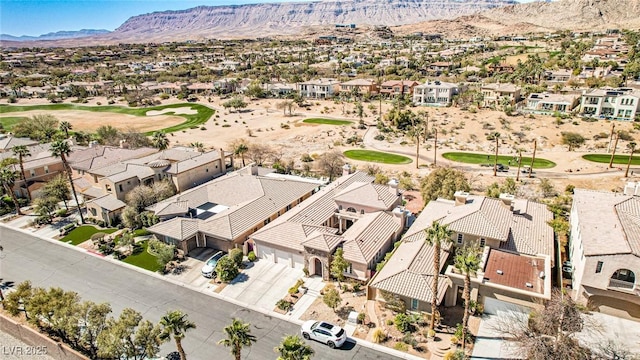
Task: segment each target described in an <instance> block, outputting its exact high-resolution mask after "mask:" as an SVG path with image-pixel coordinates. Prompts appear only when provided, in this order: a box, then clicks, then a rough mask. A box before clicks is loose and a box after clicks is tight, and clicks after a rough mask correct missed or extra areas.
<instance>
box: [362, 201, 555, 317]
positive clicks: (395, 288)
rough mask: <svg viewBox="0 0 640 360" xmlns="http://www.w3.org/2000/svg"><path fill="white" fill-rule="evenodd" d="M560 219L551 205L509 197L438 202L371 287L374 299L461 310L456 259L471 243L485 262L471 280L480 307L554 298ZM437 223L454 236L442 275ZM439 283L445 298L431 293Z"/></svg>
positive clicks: (425, 212)
mask: <svg viewBox="0 0 640 360" xmlns="http://www.w3.org/2000/svg"><path fill="white" fill-rule="evenodd" d="M552 218H553V215H552V214H551V212H550V211H548V210H547V208H546V206H545V205H544V204H540V203H536V202H533V201H529V200H525V199H515V198H514V197H513V195H508V194H502V195H501V196H500V198H499V199H495V198H488V197H484V196H475V195H470V194H468V193H465V192H456V193H455V200H445V199H437V200H434V201H430V202H429V203H428V204H427V206H426V207H425V208H424V210H423V211H422V213H420V215H419V216H418V218H417V219H416V221H415V222H414V223H413V225H412V226H411V228H409V230H407V232H406V233H405V235H404V236H403V238H402V242H401V244H400V246H398V248H397V249H396V250H395V252H394V253H393V255H392V256H391V258H390V259H389V260H388V261H387V263H386V264H385V265H384V267H383V268H382V270H380V272H378V273H377V274H376V276H375V277H373V278H372V279H371V281H370V282H369V286H368V289H367V293H368V298H369V299H375V300H378V301H381V302H385V301H388V300H389V299H388V297H389V294H391V295H393V296H395V297H396V298H398V299H400V300H402V301H404V302H405V305H406V307H407V309H410V310H413V311H426V312H431V301H432V299H433V298H434V296H435V297H436V299H437V302H438V303H439V304H441V305H445V306H454V305H455V304H456V303H459V302H460V298H461V294H462V290H463V288H464V275H463V274H461V273H459V272H458V271H457V270H456V269H455V268H453V267H452V266H448V267H447V264H448V263H449V264H450V262H449V260H448V258H449V257H450V256H453V254H454V253H455V248H456V247H459V246H463V245H465V244H470V245H473V246H477V247H478V249H479V251H480V253H479V255H480V257H481V264H480V270H479V271H478V273H477V274H475V275H473V276H472V279H471V287H472V289H471V298H472V300H473V301H476V302H478V303H484V304H485V307H490V306H493V304H495V303H496V302H498V301H508V302H512V303H518V304H529V305H530V304H532V303H534V302H536V301H537V300H538V299H549V298H550V296H551V268H552V267H553V254H554V248H553V230H552V229H551V227H550V226H549V225H548V224H547V221H549V220H551V219H552ZM434 221H436V222H438V223H439V224H441V225H446V226H447V228H448V229H449V230H450V231H451V238H449V239H448V240H449V241H448V242H447V243H445V244H444V245H443V246H442V249H441V254H440V270H439V271H438V273H437V274H436V273H434V271H433V270H434V269H433V259H434V248H433V246H431V245H428V244H427V242H426V236H427V235H426V230H427V229H428V228H429V227H431V225H432V224H433V222H434ZM445 268H446V269H445ZM445 270H446V271H445ZM434 281H438V294H433V293H432V292H431V286H432V284H433V282H434Z"/></svg>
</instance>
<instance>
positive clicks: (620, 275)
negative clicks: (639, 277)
mask: <svg viewBox="0 0 640 360" xmlns="http://www.w3.org/2000/svg"><path fill="white" fill-rule="evenodd" d="M635 282H636V275H635V274H634V273H633V271H631V270H629V269H618V270H616V271H615V272H614V273H613V275H611V279H610V280H609V287H618V288H624V289H633V286H634V284H635Z"/></svg>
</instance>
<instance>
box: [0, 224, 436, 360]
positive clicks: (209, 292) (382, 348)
mask: <svg viewBox="0 0 640 360" xmlns="http://www.w3.org/2000/svg"><path fill="white" fill-rule="evenodd" d="M1 228H7V229H10V230H15V231H18V232H21V233H24V234H27V235H31V236H33V237H36V238H38V239H40V240H44V241H47V242H49V243H53V244H57V245H60V246H64V247H67V248H69V249H74V250H76V251H78V252H81V253H84V254H87V255H91V256H93V257H95V258H98V259H102V260H104V261H108V262H111V263H113V264H117V265H120V266H123V267H125V268H128V269H130V270H133V271H137V272H139V273H141V274H145V275H150V276H153V277H155V278H156V279H159V280H163V281H167V282H170V283H172V284H174V285H176V286H180V287H183V288H187V289H189V290H191V291H196V292H199V293H201V294H204V295H208V296H211V297H214V298H217V299H220V300H222V301H226V302H228V303H231V304H234V305H237V306H240V307H243V308H246V309H249V310H251V311H255V312H258V313H261V314H264V315H267V316H270V317H275V318H278V319H280V320H284V321H288V322H290V323H293V324H296V325H302V323H304V321H302V320H299V319H293V318H291V316H286V315H283V314H279V313H277V312H275V311H268V310H265V309H263V308H260V307H256V306H253V305H250V304H247V303H245V302H242V301H238V300H236V299H233V298H230V297H228V296H224V295H220V294H218V293H216V292H213V291H212V290H210V289H208V288H207V289H201V288H197V287H195V286H192V285H190V284H187V283H184V282H181V281H178V280H175V279H170V278H167V277H165V276H163V275H160V274H158V273H155V272H151V271H149V270H145V269H142V268H139V267H137V266H135V265H131V264H127V263H125V262H122V261H120V260H116V259H114V258H112V257H106V256H100V255H97V254H95V253H92V252H90V251H87V250H85V249H83V248H80V247H78V246H75V245H69V244H67V243H64V242H62V241H60V240H55V239H51V238H48V237H44V236H41V235H38V234H35V233H33V232H31V231H28V230H25V229H21V228H14V227H12V226H8V225H6V224H2V223H0V230H1ZM274 307H275V304H274ZM348 340H351V341H353V342H355V343H356V344H357V345H360V346H363V347H366V348H370V349H372V350H375V351H378V352H381V353H385V354H387V355H392V356H395V357H398V358H400V359H408V360H424V358H421V357H418V356H415V355H411V354H408V353H405V352H402V351H399V350H395V349H391V348H388V347H386V346H382V345H379V344H374V343H372V342H369V341H366V340H362V339H357V340H356V339H354V338H353V337H351V338H348Z"/></svg>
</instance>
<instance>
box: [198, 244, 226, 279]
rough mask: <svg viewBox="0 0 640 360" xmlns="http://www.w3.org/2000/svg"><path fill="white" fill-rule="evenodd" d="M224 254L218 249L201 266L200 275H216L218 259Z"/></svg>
mask: <svg viewBox="0 0 640 360" xmlns="http://www.w3.org/2000/svg"><path fill="white" fill-rule="evenodd" d="M225 255H226V254H225V253H224V252H223V251H218V252H217V253H215V254H214V255H213V256H212V257H210V258H209V260H207V262H206V263H205V264H204V266H203V267H202V271H201V272H202V276H204V277H206V278H212V277H214V276H215V275H216V265H217V264H218V261H220V259H222V257H223V256H225Z"/></svg>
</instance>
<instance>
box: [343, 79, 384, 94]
mask: <svg viewBox="0 0 640 360" xmlns="http://www.w3.org/2000/svg"><path fill="white" fill-rule="evenodd" d="M353 91H358V92H359V93H360V94H361V95H364V94H369V95H372V94H377V93H378V85H377V84H376V83H375V81H373V80H368V79H353V80H349V81H345V82H342V83H340V92H341V93H351V92H353Z"/></svg>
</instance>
